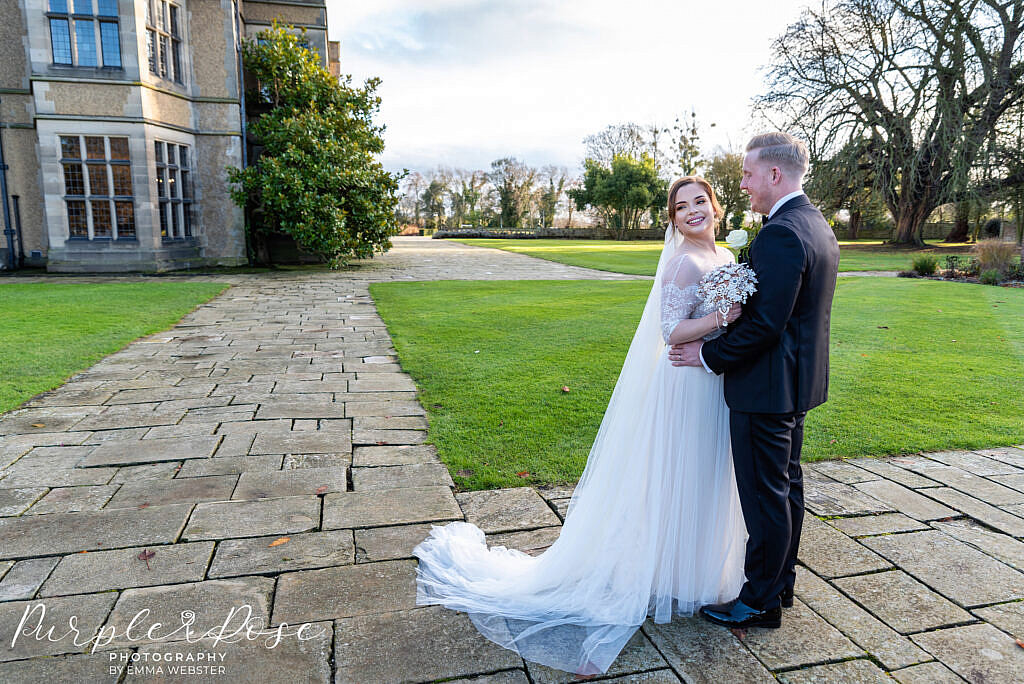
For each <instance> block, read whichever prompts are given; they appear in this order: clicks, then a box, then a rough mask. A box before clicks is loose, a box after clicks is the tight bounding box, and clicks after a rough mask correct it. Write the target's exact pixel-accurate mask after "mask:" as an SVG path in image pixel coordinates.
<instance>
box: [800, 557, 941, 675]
mask: <svg viewBox="0 0 1024 684" xmlns="http://www.w3.org/2000/svg"><path fill="white" fill-rule="evenodd" d="M868 577H870V575H868ZM850 579H856V578H850ZM796 594H797V596H799V597H800V600H802V601H803V602H804V604H805V605H807V606H808V607H809V608H811V610H813V611H814V612H816V613H817V614H818V615H820V616H821V617H822V618H824V619H825V620H826V621H828V622H829V623H830V624H831V625H832V626H833V627H835V628H836V629H838V630H839V631H840V632H842V633H843V634H844V635H845V636H847V637H848V638H849V639H850V640H852V641H853V642H854V643H855V644H856V645H858V646H860V647H861V648H862V649H864V650H865V651H866V652H867V653H868V655H870V656H872V657H874V658H876V659H877V660H878V661H879V662H881V663H882V665H884V666H885V667H886V668H888V669H890V670H895V669H898V668H901V667H906V666H908V665H913V664H914V663H920V662H924V661H926V660H928V659H929V658H930V656H929V655H928V654H927V653H925V652H924V651H922V650H921V649H920V648H918V647H917V646H915V645H914V643H913V642H911V641H910V640H909V639H908V638H907V637H905V636H903V635H901V634H899V633H897V632H896V631H895V630H893V629H891V628H890V627H888V626H887V625H885V624H884V623H883V622H882V621H881V620H879V619H878V618H876V617H875V616H874V615H872V614H871V613H869V612H868V611H866V610H864V609H863V608H861V607H860V606H858V605H857V604H855V603H854V602H853V601H851V600H850V599H848V598H847V597H846V596H844V595H843V594H841V593H839V592H838V591H837V590H836V589H835V588H834V587H832V586H831V585H829V584H828V583H827V582H826V581H824V580H822V579H821V578H819V577H818V576H816V575H815V574H813V573H812V572H810V571H809V570H807V569H806V568H804V567H797V580H796Z"/></svg>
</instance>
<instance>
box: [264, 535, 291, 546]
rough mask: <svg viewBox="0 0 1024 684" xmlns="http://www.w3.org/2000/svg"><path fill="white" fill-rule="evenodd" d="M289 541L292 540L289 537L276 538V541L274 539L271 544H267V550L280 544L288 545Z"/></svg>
mask: <svg viewBox="0 0 1024 684" xmlns="http://www.w3.org/2000/svg"><path fill="white" fill-rule="evenodd" d="M291 540H292V538H291V537H278V538H277V539H275V540H274V541H272V542H270V543H269V544H267V548H268V549H272V548H274V547H275V546H280V545H281V544H287V543H288V542H290V541H291Z"/></svg>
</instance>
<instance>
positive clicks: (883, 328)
mask: <svg viewBox="0 0 1024 684" xmlns="http://www.w3.org/2000/svg"><path fill="white" fill-rule="evenodd" d="M878 329H879V330H888V329H889V326H887V325H880V326H878Z"/></svg>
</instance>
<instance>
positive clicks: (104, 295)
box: [0, 282, 227, 413]
mask: <svg viewBox="0 0 1024 684" xmlns="http://www.w3.org/2000/svg"><path fill="white" fill-rule="evenodd" d="M226 287H227V286H226V285H223V284H219V283H173V282H141V283H102V284H80V283H57V282H48V283H16V282H6V283H0V413H2V412H4V411H9V410H11V409H13V408H15V407H16V406H18V405H20V404H21V403H22V402H24V401H26V400H28V399H29V398H31V397H33V396H35V395H37V394H39V393H40V392H45V391H47V390H51V389H53V388H54V387H57V386H59V385H60V384H61V383H63V382H64V381H65V380H67V379H68V377H70V376H72V375H74V374H75V373H78V372H80V371H82V370H83V369H85V368H88V367H89V366H90V365H92V364H93V363H95V362H96V361H98V360H99V359H101V358H103V357H104V356H106V355H107V354H110V353H113V352H115V351H117V350H118V349H120V348H121V347H123V346H125V345H126V344H128V343H129V342H131V341H132V340H134V339H136V338H138V337H142V336H144V335H149V334H151V333H154V332H157V331H160V330H164V329H166V328H169V327H170V326H171V325H173V324H174V323H175V322H177V321H178V320H179V319H180V318H181V317H182V316H184V315H185V314H186V313H188V312H189V311H191V310H192V309H194V308H195V307H196V306H198V305H199V304H201V303H203V302H205V301H207V300H209V299H211V298H213V297H214V296H216V295H217V294H219V293H221V292H223V291H224V290H225V289H226Z"/></svg>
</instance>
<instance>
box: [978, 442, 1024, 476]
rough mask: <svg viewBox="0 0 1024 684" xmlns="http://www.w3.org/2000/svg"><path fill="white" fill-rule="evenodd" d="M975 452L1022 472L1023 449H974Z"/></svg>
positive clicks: (1023, 461) (1023, 464)
mask: <svg viewBox="0 0 1024 684" xmlns="http://www.w3.org/2000/svg"><path fill="white" fill-rule="evenodd" d="M975 451H976V452H977V453H979V454H981V455H982V456H987V457H988V458H991V459H993V460H996V461H999V462H1000V463H1005V464H1007V465H1012V466H1013V467H1015V468H1020V469H1022V470H1024V448H1022V447H997V448H995V449H975Z"/></svg>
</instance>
